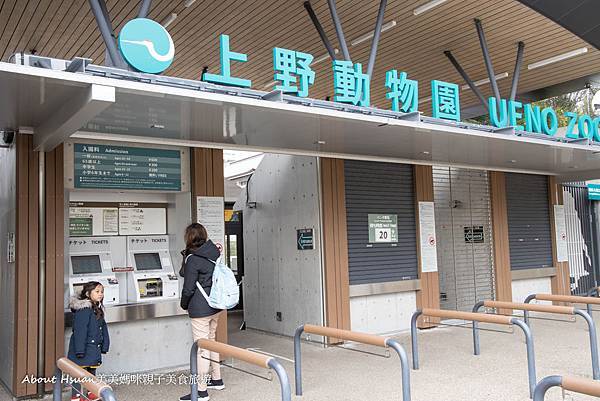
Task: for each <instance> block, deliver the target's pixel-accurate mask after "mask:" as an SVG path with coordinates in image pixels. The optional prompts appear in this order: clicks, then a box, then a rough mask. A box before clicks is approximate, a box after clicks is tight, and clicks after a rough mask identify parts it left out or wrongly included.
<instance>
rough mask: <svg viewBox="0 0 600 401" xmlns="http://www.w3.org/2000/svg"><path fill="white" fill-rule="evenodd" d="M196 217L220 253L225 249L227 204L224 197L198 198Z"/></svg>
mask: <svg viewBox="0 0 600 401" xmlns="http://www.w3.org/2000/svg"><path fill="white" fill-rule="evenodd" d="M196 205H197V206H196V216H197V219H198V223H200V224H202V225H203V226H204V228H206V231H207V232H208V238H209V239H210V240H212V242H214V243H215V245H216V246H217V248H219V251H221V253H223V250H224V249H225V202H224V199H223V197H222V196H198V197H197V202H196Z"/></svg>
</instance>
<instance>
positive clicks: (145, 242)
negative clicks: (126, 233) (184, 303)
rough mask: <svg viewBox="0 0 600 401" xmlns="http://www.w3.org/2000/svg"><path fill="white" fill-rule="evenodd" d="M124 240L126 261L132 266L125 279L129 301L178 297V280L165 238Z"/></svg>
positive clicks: (149, 300)
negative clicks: (127, 281) (126, 244)
mask: <svg viewBox="0 0 600 401" xmlns="http://www.w3.org/2000/svg"><path fill="white" fill-rule="evenodd" d="M128 243H129V246H130V249H129V260H130V261H131V265H132V266H133V269H134V271H133V272H132V273H131V276H130V279H129V283H130V284H129V296H128V297H129V300H130V301H136V302H151V301H161V300H169V299H176V298H178V297H179V279H178V278H177V275H176V274H175V272H174V271H173V264H172V263H171V256H170V254H169V250H168V249H169V248H168V245H169V243H168V238H167V237H166V236H154V237H152V236H148V237H130V238H129V242H128ZM132 248H133V249H132ZM135 248H138V249H135ZM140 248H141V249H140Z"/></svg>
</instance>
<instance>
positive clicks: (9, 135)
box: [0, 130, 15, 147]
mask: <svg viewBox="0 0 600 401" xmlns="http://www.w3.org/2000/svg"><path fill="white" fill-rule="evenodd" d="M0 132H2V145H3V146H4V147H9V146H10V145H11V144H12V143H13V141H14V140H15V131H12V130H7V131H0Z"/></svg>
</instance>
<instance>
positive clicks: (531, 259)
mask: <svg viewBox="0 0 600 401" xmlns="http://www.w3.org/2000/svg"><path fill="white" fill-rule="evenodd" d="M506 205H507V208H508V239H509V246H510V265H511V269H512V270H523V269H537V268H541V267H550V266H552V265H553V263H554V262H553V258H552V228H551V225H550V224H551V222H550V202H549V200H548V177H546V176H544V175H533V174H518V173H506Z"/></svg>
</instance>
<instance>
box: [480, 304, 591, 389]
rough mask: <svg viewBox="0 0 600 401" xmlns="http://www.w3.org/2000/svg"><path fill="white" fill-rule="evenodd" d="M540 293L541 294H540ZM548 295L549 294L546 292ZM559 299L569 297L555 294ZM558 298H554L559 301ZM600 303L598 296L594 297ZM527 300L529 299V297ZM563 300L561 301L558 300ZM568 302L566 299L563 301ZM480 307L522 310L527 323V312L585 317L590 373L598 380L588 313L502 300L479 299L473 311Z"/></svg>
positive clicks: (573, 309)
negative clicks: (589, 354)
mask: <svg viewBox="0 0 600 401" xmlns="http://www.w3.org/2000/svg"><path fill="white" fill-rule="evenodd" d="M540 295H541V294H540ZM548 295H550V294H548ZM557 297H558V298H560V299H563V297H565V298H571V297H566V296H560V295H558V296H557ZM573 298H581V297H573ZM542 299H543V300H547V301H551V300H552V299H547V297H546V298H544V297H542ZM560 299H556V300H557V301H560ZM595 299H597V300H598V301H599V303H600V298H595ZM527 300H529V301H531V299H529V297H527ZM560 302H563V301H560ZM564 302H568V301H564ZM482 307H486V308H496V309H517V310H522V311H523V316H524V318H525V323H527V324H528V325H529V312H544V313H556V314H561V315H579V316H581V317H583V318H584V319H585V321H586V322H587V325H588V332H589V336H590V353H591V355H592V374H593V377H594V380H600V366H599V365H598V340H597V337H596V325H595V324H594V321H593V319H592V317H591V315H590V314H589V313H586V312H585V311H582V310H581V309H577V308H575V307H572V306H554V305H541V304H530V303H518V302H503V301H490V300H487V301H479V302H477V303H476V304H475V306H474V307H473V312H475V313H476V312H478V311H479V309H481V308H482ZM476 330H477V325H476V324H473V332H475V331H476Z"/></svg>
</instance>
